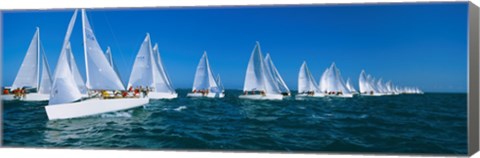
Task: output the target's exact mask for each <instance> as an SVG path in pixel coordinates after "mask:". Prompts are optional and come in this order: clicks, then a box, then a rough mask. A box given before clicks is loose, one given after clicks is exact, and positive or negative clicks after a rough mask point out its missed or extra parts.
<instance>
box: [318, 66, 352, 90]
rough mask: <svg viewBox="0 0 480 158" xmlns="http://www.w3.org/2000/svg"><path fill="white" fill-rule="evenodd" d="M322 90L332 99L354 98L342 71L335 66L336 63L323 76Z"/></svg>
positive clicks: (321, 80)
mask: <svg viewBox="0 0 480 158" xmlns="http://www.w3.org/2000/svg"><path fill="white" fill-rule="evenodd" d="M320 90H321V91H323V92H324V93H326V96H330V97H342V98H351V97H353V94H352V93H351V92H350V91H349V90H348V89H347V87H346V85H345V82H344V80H343V78H342V76H341V74H340V70H339V69H338V68H337V67H336V66H335V63H332V65H330V67H329V68H327V69H326V70H325V72H324V73H323V74H322V77H321V79H320Z"/></svg>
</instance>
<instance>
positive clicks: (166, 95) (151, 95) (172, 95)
mask: <svg viewBox="0 0 480 158" xmlns="http://www.w3.org/2000/svg"><path fill="white" fill-rule="evenodd" d="M177 97H178V94H177V93H162V92H149V93H148V98H150V99H175V98H177Z"/></svg>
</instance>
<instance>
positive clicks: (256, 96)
mask: <svg viewBox="0 0 480 158" xmlns="http://www.w3.org/2000/svg"><path fill="white" fill-rule="evenodd" d="M238 98H240V99H251V100H282V99H283V95H281V94H266V95H261V94H251V95H244V94H243V95H240V96H239V97H238Z"/></svg>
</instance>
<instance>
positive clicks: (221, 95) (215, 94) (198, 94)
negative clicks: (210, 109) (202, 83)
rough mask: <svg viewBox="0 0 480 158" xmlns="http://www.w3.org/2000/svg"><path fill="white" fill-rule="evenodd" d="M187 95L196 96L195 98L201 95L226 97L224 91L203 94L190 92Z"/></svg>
mask: <svg viewBox="0 0 480 158" xmlns="http://www.w3.org/2000/svg"><path fill="white" fill-rule="evenodd" d="M187 97H194V98H200V97H207V98H223V97H225V94H224V93H208V94H207V95H203V94H202V93H188V94H187Z"/></svg>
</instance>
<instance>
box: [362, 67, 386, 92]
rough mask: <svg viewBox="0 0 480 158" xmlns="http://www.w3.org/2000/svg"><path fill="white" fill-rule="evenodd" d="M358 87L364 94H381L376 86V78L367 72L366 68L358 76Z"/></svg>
mask: <svg viewBox="0 0 480 158" xmlns="http://www.w3.org/2000/svg"><path fill="white" fill-rule="evenodd" d="M358 87H359V88H360V94H361V95H363V96H381V95H382V94H380V93H379V92H378V90H376V88H375V86H374V79H372V77H371V76H370V75H367V73H365V70H362V71H361V72H360V77H359V78H358Z"/></svg>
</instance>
